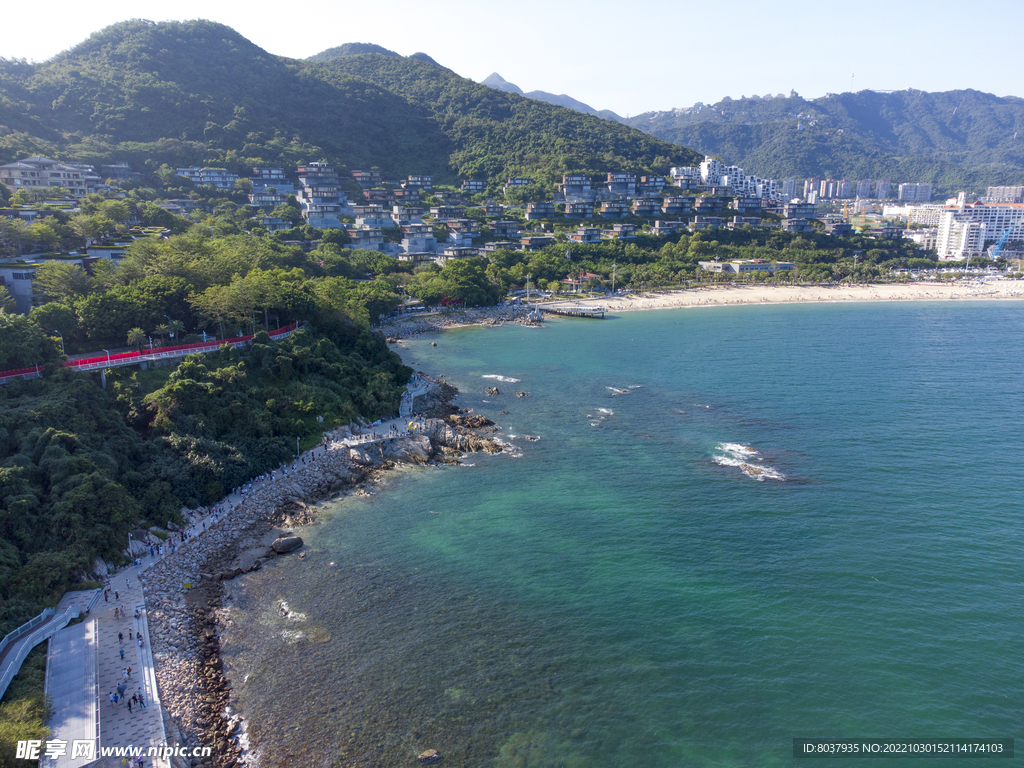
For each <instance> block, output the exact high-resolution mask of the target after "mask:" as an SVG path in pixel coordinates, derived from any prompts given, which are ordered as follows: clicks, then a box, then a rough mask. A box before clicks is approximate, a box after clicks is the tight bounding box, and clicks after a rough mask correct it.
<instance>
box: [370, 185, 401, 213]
mask: <svg viewBox="0 0 1024 768" xmlns="http://www.w3.org/2000/svg"><path fill="white" fill-rule="evenodd" d="M363 200H365V201H366V202H367V203H374V204H376V205H382V206H387V207H388V208H390V207H391V206H393V205H394V204H395V202H396V200H395V190H393V189H388V188H386V187H374V188H373V189H364V190H363Z"/></svg>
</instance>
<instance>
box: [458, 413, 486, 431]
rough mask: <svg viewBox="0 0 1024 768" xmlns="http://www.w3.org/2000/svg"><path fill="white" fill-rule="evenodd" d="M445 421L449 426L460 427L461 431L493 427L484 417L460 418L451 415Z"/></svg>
mask: <svg viewBox="0 0 1024 768" xmlns="http://www.w3.org/2000/svg"><path fill="white" fill-rule="evenodd" d="M447 420H448V422H449V423H450V424H454V425H455V426H456V427H462V428H463V429H483V428H484V427H493V426H494V422H493V421H491V420H490V419H488V418H487V417H486V416H462V415H459V414H454V413H453V414H452V415H451V416H449V417H448V419H447Z"/></svg>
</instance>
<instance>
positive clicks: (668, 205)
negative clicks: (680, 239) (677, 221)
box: [661, 197, 694, 216]
mask: <svg viewBox="0 0 1024 768" xmlns="http://www.w3.org/2000/svg"><path fill="white" fill-rule="evenodd" d="M693 201H694V198H692V197H666V198H664V199H663V200H662V201H661V212H662V213H664V214H665V215H666V216H678V215H679V214H681V213H691V212H692V211H693Z"/></svg>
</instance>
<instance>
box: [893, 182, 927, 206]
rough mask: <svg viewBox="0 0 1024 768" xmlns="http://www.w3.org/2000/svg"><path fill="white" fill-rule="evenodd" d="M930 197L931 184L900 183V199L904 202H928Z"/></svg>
mask: <svg viewBox="0 0 1024 768" xmlns="http://www.w3.org/2000/svg"><path fill="white" fill-rule="evenodd" d="M931 199H932V185H931V184H927V183H921V184H900V200H904V201H906V202H911V203H913V202H917V203H928V202H931Z"/></svg>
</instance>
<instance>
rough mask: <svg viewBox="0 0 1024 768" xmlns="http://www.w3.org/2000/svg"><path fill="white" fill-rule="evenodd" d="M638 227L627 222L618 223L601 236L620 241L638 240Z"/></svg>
mask: <svg viewBox="0 0 1024 768" xmlns="http://www.w3.org/2000/svg"><path fill="white" fill-rule="evenodd" d="M636 233H637V226H636V224H626V223H625V222H621V221H620V222H616V223H615V225H614V226H612V228H611V229H606V230H604V231H603V232H602V233H601V236H602V237H603V238H605V239H609V240H610V239H615V238H617V239H619V240H636Z"/></svg>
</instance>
